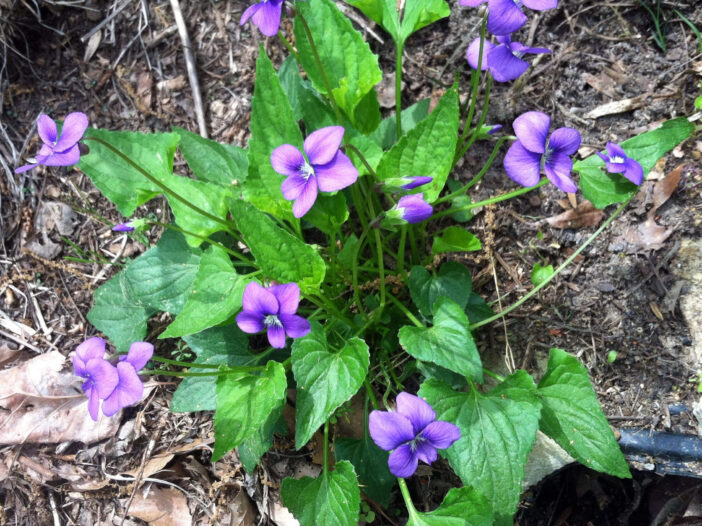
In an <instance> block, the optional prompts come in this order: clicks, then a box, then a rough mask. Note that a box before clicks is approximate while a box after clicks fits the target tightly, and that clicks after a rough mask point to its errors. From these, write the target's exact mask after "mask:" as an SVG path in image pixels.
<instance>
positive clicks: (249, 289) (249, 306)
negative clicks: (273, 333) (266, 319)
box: [242, 281, 279, 330]
mask: <svg viewBox="0 0 702 526" xmlns="http://www.w3.org/2000/svg"><path fill="white" fill-rule="evenodd" d="M242 305H243V307H244V311H246V312H250V313H253V314H258V315H259V316H267V315H268V314H278V308H279V305H278V300H277V299H275V296H274V295H273V294H272V293H271V292H270V291H268V290H266V289H264V288H263V287H262V286H261V285H259V284H258V283H256V282H255V281H252V282H251V283H249V284H248V285H246V288H245V289H244V297H243V298H242ZM242 330H243V329H242Z"/></svg>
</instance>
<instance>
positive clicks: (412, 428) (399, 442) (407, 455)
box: [368, 393, 461, 478]
mask: <svg viewBox="0 0 702 526" xmlns="http://www.w3.org/2000/svg"><path fill="white" fill-rule="evenodd" d="M396 403H397V411H395V412H392V411H377V410H376V411H373V412H371V414H370V416H369V417H368V430H369V432H370V435H371V438H372V439H373V441H374V442H375V443H376V444H377V445H378V447H379V448H381V449H384V450H385V451H392V453H390V458H389V459H388V466H389V467H390V471H391V472H392V474H393V475H395V476H396V477H400V478H407V477H411V476H412V475H413V474H414V472H415V471H416V470H417V464H418V461H419V460H421V461H422V462H425V463H427V464H431V463H432V462H434V461H435V460H436V459H437V456H438V454H437V452H436V450H437V449H446V448H447V447H449V446H451V444H453V443H454V442H455V441H456V440H458V439H459V438H461V430H460V429H458V427H457V426H455V425H453V424H451V423H449V422H443V421H441V420H436V413H435V412H434V409H432V407H431V406H430V405H429V404H428V403H427V402H425V401H424V400H422V399H421V398H419V397H418V396H414V395H411V394H409V393H400V394H399V395H397V400H396Z"/></svg>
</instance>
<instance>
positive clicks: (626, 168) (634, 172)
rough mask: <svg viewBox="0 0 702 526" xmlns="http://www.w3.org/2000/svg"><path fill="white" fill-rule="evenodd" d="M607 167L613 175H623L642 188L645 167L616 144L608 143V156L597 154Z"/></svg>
mask: <svg viewBox="0 0 702 526" xmlns="http://www.w3.org/2000/svg"><path fill="white" fill-rule="evenodd" d="M597 155H599V156H600V159H602V160H603V161H604V162H605V163H606V165H607V171H608V172H609V173H613V174H622V175H623V176H624V177H626V178H627V179H629V181H631V182H632V183H634V184H635V185H637V186H640V185H641V183H643V176H644V173H643V167H642V166H641V164H640V163H639V162H638V161H635V160H634V159H632V158H631V157H629V156H628V155H627V154H626V153H624V149H623V148H622V147H621V146H619V145H618V144H616V143H613V142H608V143H607V155H604V154H601V153H599V152H597Z"/></svg>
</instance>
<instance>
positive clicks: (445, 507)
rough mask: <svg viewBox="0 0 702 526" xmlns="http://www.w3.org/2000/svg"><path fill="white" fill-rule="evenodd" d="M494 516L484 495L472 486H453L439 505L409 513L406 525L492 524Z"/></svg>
mask: <svg viewBox="0 0 702 526" xmlns="http://www.w3.org/2000/svg"><path fill="white" fill-rule="evenodd" d="M493 524H494V517H493V514H492V509H491V507H490V504H489V503H488V501H487V500H485V497H483V496H482V495H481V494H480V493H478V492H477V491H475V490H474V489H473V488H468V487H463V488H453V489H450V490H449V492H448V493H447V494H446V496H445V497H444V500H443V502H442V503H441V506H439V507H438V508H437V509H435V510H434V511H430V512H428V513H415V514H412V515H410V518H409V521H407V526H493Z"/></svg>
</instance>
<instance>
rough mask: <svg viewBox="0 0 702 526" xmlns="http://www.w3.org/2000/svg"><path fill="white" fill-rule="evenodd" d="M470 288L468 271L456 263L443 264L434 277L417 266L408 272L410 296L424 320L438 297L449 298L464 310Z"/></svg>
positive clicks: (428, 315)
mask: <svg viewBox="0 0 702 526" xmlns="http://www.w3.org/2000/svg"><path fill="white" fill-rule="evenodd" d="M471 288H472V280H471V277H470V270H468V269H467V268H466V267H464V266H463V265H461V264H460V263H458V262H456V261H448V262H446V263H444V264H443V265H442V266H441V269H439V274H438V275H436V276H434V275H432V274H430V273H429V271H428V270H427V269H425V268H424V267H420V266H419V265H417V266H414V267H412V271H411V272H410V277H409V289H410V296H412V301H413V302H414V304H415V305H416V306H417V308H418V309H419V312H421V313H422V316H424V317H425V318H429V317H430V316H431V313H432V308H433V306H434V302H435V301H436V300H437V298H438V297H439V296H446V297H447V298H451V299H452V300H453V301H455V302H456V303H458V304H459V305H460V306H461V308H465V306H466V303H467V302H468V297H469V296H470V293H471Z"/></svg>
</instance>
